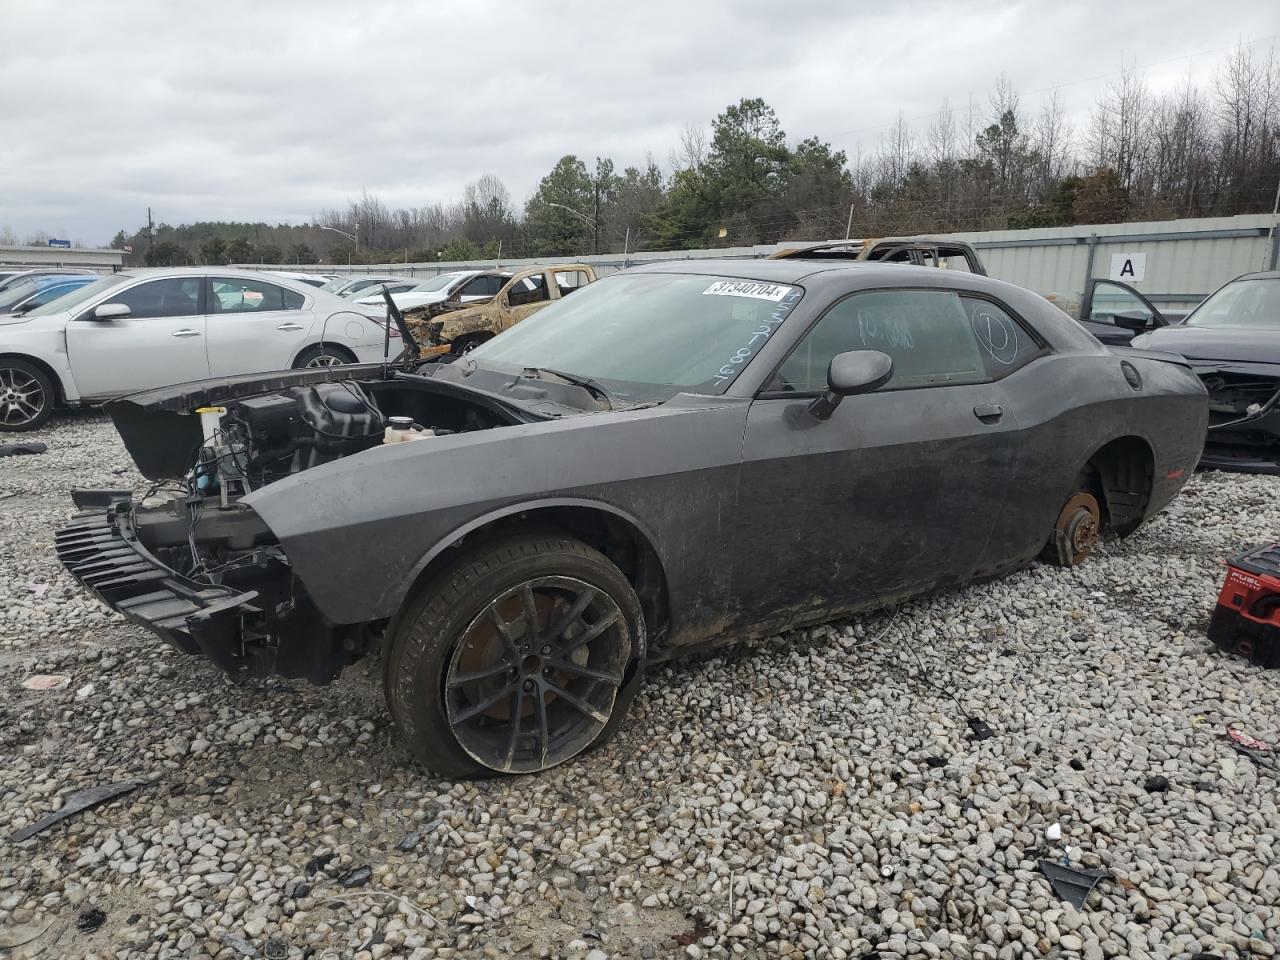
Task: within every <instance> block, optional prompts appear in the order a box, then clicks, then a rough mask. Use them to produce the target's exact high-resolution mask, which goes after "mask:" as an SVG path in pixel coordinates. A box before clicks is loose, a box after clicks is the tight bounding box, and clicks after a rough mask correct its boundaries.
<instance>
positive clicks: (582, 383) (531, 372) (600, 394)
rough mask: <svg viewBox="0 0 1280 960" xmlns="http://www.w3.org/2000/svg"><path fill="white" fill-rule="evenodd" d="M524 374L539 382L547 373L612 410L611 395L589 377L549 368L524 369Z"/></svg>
mask: <svg viewBox="0 0 1280 960" xmlns="http://www.w3.org/2000/svg"><path fill="white" fill-rule="evenodd" d="M524 372H525V374H526V375H527V376H534V377H537V378H538V379H539V380H541V379H543V377H542V375H543V374H544V373H549V374H551V375H552V376H553V377H559V378H560V379H561V380H563V381H565V382H566V383H572V384H573V385H574V386H575V387H582V389H584V390H586V391H587V392H588V393H590V394H591V395H592V396H593V397H595V398H596V399H597V400H603V401H604V402H605V403H607V404H608V405H609V409H610V410H612V409H613V401H614V396H613V394H612V393H610V392H609V391H608V390H606V389H605V388H604V387H603V386H601V385H600V384H599V383H598V382H596V381H595V380H592V379H591V378H590V377H580V376H578V375H577V374H575V373H565V372H563V371H561V370H552V369H551V368H550V367H525V368H524Z"/></svg>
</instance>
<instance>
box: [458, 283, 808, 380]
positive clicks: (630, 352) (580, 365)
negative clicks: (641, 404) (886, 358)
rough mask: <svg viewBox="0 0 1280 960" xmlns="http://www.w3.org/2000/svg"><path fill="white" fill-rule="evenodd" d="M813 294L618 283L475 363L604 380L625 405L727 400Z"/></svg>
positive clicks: (553, 308) (530, 324)
mask: <svg viewBox="0 0 1280 960" xmlns="http://www.w3.org/2000/svg"><path fill="white" fill-rule="evenodd" d="M803 294H804V291H803V290H802V289H801V288H800V287H798V286H795V285H789V284H782V283H769V282H764V281H756V280H743V279H736V278H731V277H715V276H700V275H691V274H672V273H634V274H625V273H624V274H617V275H615V276H612V277H608V278H606V279H604V280H600V281H597V282H596V283H592V284H588V285H587V286H585V287H583V288H581V289H580V290H578V291H577V292H575V293H574V295H573V296H572V297H566V298H563V299H561V300H558V301H556V302H555V303H553V304H551V305H550V306H548V307H546V308H545V309H543V310H540V311H539V312H538V313H536V314H534V315H533V316H532V317H529V318H528V319H527V320H524V321H522V322H521V323H520V324H518V325H517V326H515V327H512V328H511V329H510V330H509V331H507V332H506V333H504V334H503V335H502V336H500V337H495V338H494V339H493V340H490V341H489V342H488V343H485V344H483V345H482V346H480V347H479V348H477V349H476V350H474V351H473V352H472V353H470V354H468V356H469V357H470V358H473V359H475V360H476V361H477V363H479V364H480V365H482V366H485V365H489V364H492V365H493V366H495V367H497V368H499V369H501V368H503V367H512V366H513V367H526V368H527V367H537V368H541V369H543V370H547V371H551V372H553V373H554V372H556V371H560V372H564V373H568V374H572V375H574V376H576V377H584V378H590V379H593V380H598V381H600V382H601V383H603V384H604V385H605V386H606V387H608V389H609V390H610V391H611V392H612V393H614V394H615V395H617V396H619V397H622V398H624V399H656V398H660V397H669V396H672V395H673V394H675V393H678V392H681V391H688V392H692V393H708V394H718V393H722V392H724V390H725V389H727V388H728V386H729V384H730V383H732V382H733V380H734V379H735V378H736V377H737V376H738V374H739V373H741V372H742V369H743V368H744V367H745V366H746V365H747V363H749V362H750V360H751V358H752V357H753V356H755V354H756V352H757V351H758V350H759V349H760V347H762V346H763V345H764V343H765V342H766V341H767V340H768V339H769V337H770V336H771V335H772V334H773V332H774V331H775V330H777V329H778V327H780V326H781V325H782V322H783V320H785V319H786V317H787V314H789V313H790V312H791V310H792V309H793V308H794V307H795V305H796V304H797V303H798V302H799V301H800V298H801V296H803Z"/></svg>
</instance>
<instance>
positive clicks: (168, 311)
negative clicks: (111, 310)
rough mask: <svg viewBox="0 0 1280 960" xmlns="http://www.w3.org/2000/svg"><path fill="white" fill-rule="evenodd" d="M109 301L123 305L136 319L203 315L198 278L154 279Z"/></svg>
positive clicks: (118, 294)
mask: <svg viewBox="0 0 1280 960" xmlns="http://www.w3.org/2000/svg"><path fill="white" fill-rule="evenodd" d="M107 302H108V303H123V304H124V305H125V306H127V307H128V308H129V316H130V317H133V318H134V319H145V318H147V317H194V316H196V315H197V314H198V313H199V312H200V280H199V279H198V278H196V277H166V278H165V279H163V280H152V281H151V282H150V283H141V284H138V286H136V287H131V288H130V289H128V290H125V291H123V292H121V293H117V294H116V295H115V296H113V297H111V298H110V300H108V301H107Z"/></svg>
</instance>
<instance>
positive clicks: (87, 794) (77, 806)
mask: <svg viewBox="0 0 1280 960" xmlns="http://www.w3.org/2000/svg"><path fill="white" fill-rule="evenodd" d="M153 782H154V781H152V780H120V781H118V782H116V783H104V784H102V785H100V786H97V787H89V788H88V789H86V790H80V791H79V792H77V793H73V794H72V795H71V796H70V797H68V798H67V802H66V803H65V804H64V805H63V807H62V809H61V810H58V811H56V812H55V813H51V814H49V815H48V816H47V817H42V818H40V819H39V820H37V821H36V822H35V823H33V824H30V825H29V826H25V827H23V828H22V829H21V830H19V831H18V832H17V833H15V834H14V835H13V836H11V837H10V838H9V840H10V842H12V843H21V842H22V841H23V840H27V839H29V838H30V837H34V836H35V835H36V834H37V833H42V832H44V831H45V830H48V829H49V828H50V827H52V826H53V825H54V824H56V823H61V822H62V821H63V820H65V819H67V818H68V817H73V816H75V815H76V814H77V813H82V812H83V811H85V810H89V809H91V808H92V807H96V806H99V805H101V804H104V803H106V802H107V801H108V800H114V799H115V798H116V797H119V796H123V795H124V794H126V793H129V792H131V791H133V790H137V789H138V788H139V787H145V786H146V785H147V784H149V783H153Z"/></svg>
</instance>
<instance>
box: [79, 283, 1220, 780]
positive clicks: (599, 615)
mask: <svg viewBox="0 0 1280 960" xmlns="http://www.w3.org/2000/svg"><path fill="white" fill-rule="evenodd" d="M401 333H402V336H403V337H404V338H405V339H404V341H403V342H405V343H406V344H407V349H406V350H404V352H403V353H402V354H401V355H400V357H398V358H397V359H396V361H394V362H389V363H386V364H374V365H360V366H346V367H325V368H318V369H310V370H296V371H286V372H281V373H279V374H270V375H255V376H252V377H241V378H237V379H223V380H216V381H204V382H200V383H191V384H184V385H179V386H176V387H170V388H166V389H162V390H156V391H152V392H149V393H145V394H138V395H135V396H133V397H130V398H126V399H125V400H121V401H117V402H115V403H113V404H111V405H110V406H109V407H108V410H109V413H110V415H111V417H112V419H113V421H114V423H115V425H116V427H117V429H118V430H119V432H120V434H121V436H122V438H123V440H124V442H125V444H126V445H127V447H128V449H129V451H130V454H131V455H132V456H133V458H134V460H135V462H136V463H137V465H138V468H139V469H140V471H141V472H142V473H143V475H144V476H146V477H147V478H149V479H150V480H151V481H153V486H152V487H151V489H150V490H148V491H146V493H145V495H142V496H137V495H133V494H131V493H130V492H128V491H116V490H81V491H76V492H75V493H74V495H73V496H74V499H75V501H76V505H77V507H78V508H79V510H80V512H79V513H78V514H77V515H76V517H75V518H74V520H73V521H72V522H71V524H70V526H68V527H67V528H66V529H65V530H64V531H62V532H60V533H59V534H58V536H57V547H58V551H59V553H60V555H61V558H62V560H63V562H64V563H65V564H66V566H67V567H68V568H69V569H70V570H71V572H72V573H73V574H74V575H75V576H76V577H77V578H78V579H79V580H80V581H81V582H82V583H83V584H84V585H85V586H86V587H88V588H89V589H91V590H93V591H94V592H95V593H96V594H97V595H98V596H99V597H101V598H102V599H103V600H104V601H106V602H107V603H108V604H109V605H110V606H112V607H114V608H115V609H116V610H119V611H120V612H121V613H123V614H125V615H126V616H127V617H128V618H130V619H131V620H133V621H135V622H137V623H139V624H141V625H142V626H144V627H146V628H148V629H150V630H152V631H154V632H155V633H157V634H159V635H160V636H161V637H162V638H164V639H165V640H166V641H168V642H169V643H171V644H173V645H174V646H176V647H178V648H179V649H181V650H184V651H186V652H188V653H191V654H198V655H201V656H204V657H207V658H208V659H210V660H212V661H213V662H214V663H215V664H217V665H218V666H219V667H221V668H222V669H223V670H225V671H227V672H228V673H229V674H231V675H232V676H233V677H235V678H248V677H257V676H264V675H269V674H275V675H280V676H285V677H304V678H307V679H309V680H311V681H314V682H317V683H324V682H327V681H329V680H331V679H332V678H333V677H335V676H336V675H337V674H338V672H339V671H340V670H341V669H342V667H343V666H344V665H346V664H349V663H352V662H353V661H355V660H357V659H358V658H360V657H362V656H364V655H365V654H367V653H369V652H371V651H373V650H375V649H380V650H381V653H382V657H383V679H384V684H385V690H386V696H387V702H388V704H389V707H390V711H391V714H392V717H393V718H394V720H395V722H396V724H397V725H398V726H399V728H400V730H401V731H402V732H403V735H404V737H405V739H406V741H407V742H408V744H409V746H410V747H411V748H412V751H413V753H414V754H415V755H416V756H417V757H418V758H419V759H420V760H421V761H422V762H423V763H424V764H426V765H427V766H428V767H430V768H432V769H433V770H435V771H437V772H439V773H441V774H444V775H448V776H472V775H484V774H486V773H489V772H509V773H519V772H532V771H539V770H544V769H546V768H548V767H551V766H553V765H555V764H558V763H562V762H564V761H566V760H569V759H570V758H572V757H574V756H576V755H578V754H580V753H582V752H583V751H584V750H587V749H589V748H591V747H592V746H595V745H598V744H601V743H603V742H605V741H606V740H607V739H608V738H609V737H610V736H611V735H612V733H613V732H614V731H615V729H616V728H617V726H618V725H619V723H620V722H621V720H622V717H623V714H624V713H625V711H626V709H627V706H628V704H629V703H630V701H631V699H632V698H633V697H634V696H635V693H636V690H637V688H638V686H639V684H640V681H641V678H642V675H643V673H644V669H645V665H646V663H650V662H653V661H656V660H660V659H664V658H668V657H672V656H674V655H679V654H680V653H682V652H684V651H688V650H691V649H694V648H698V647H706V646H709V645H715V644H720V643H726V642H732V641H735V640H741V639H743V638H747V637H752V636H760V635H766V634H771V633H774V632H776V631H779V630H784V629H786V628H789V627H796V626H800V625H804V624H811V623H815V622H819V621H823V620H828V619H831V618H834V617H839V616H844V615H846V614H849V613H853V612H856V611H860V610H866V609H870V608H875V607H881V606H884V605H887V604H892V603H894V602H896V601H898V600H901V599H903V598H906V597H910V596H914V595H917V594H921V593H924V592H926V591H931V590H937V589H940V588H946V587H953V586H956V585H959V584H963V583H966V582H969V581H973V580H975V579H979V578H985V577H993V576H998V575H1000V574H1003V573H1007V572H1009V571H1011V570H1015V569H1017V568H1019V567H1022V566H1024V565H1026V564H1028V563H1030V562H1032V561H1033V560H1035V559H1036V558H1037V557H1041V558H1044V559H1046V560H1048V561H1050V562H1054V563H1059V564H1063V565H1071V564H1074V563H1078V562H1080V561H1081V560H1083V559H1084V558H1085V557H1086V556H1087V555H1088V553H1089V552H1090V550H1091V549H1092V548H1093V547H1094V545H1095V544H1096V543H1097V540H1098V538H1099V536H1101V535H1102V534H1103V533H1104V532H1106V531H1111V532H1113V533H1114V534H1116V535H1119V536H1124V535H1126V534H1128V533H1131V532H1132V531H1134V530H1135V529H1137V528H1138V527H1139V526H1140V525H1141V524H1142V523H1143V522H1144V521H1145V520H1147V519H1148V518H1150V517H1152V516H1153V515H1154V514H1156V513H1157V512H1158V511H1160V510H1161V509H1162V508H1163V507H1164V506H1165V505H1166V504H1167V503H1168V502H1169V501H1170V500H1171V499H1172V498H1173V497H1174V496H1175V495H1176V494H1177V493H1178V491H1179V489H1180V488H1181V486H1182V484H1183V483H1184V481H1185V480H1186V479H1187V476H1188V474H1189V473H1190V472H1191V470H1192V469H1193V468H1194V467H1195V464H1196V461H1197V458H1198V457H1199V456H1200V451H1201V446H1202V444H1203V441H1204V436H1205V424H1206V419H1207V415H1208V408H1207V400H1206V395H1205V390H1204V387H1203V386H1202V385H1201V383H1200V380H1199V379H1198V378H1197V377H1196V376H1195V375H1194V374H1193V373H1192V372H1191V370H1190V369H1189V368H1188V367H1187V366H1186V365H1185V363H1183V362H1182V361H1181V360H1180V358H1178V357H1174V356H1171V355H1164V354H1157V353H1143V352H1141V351H1136V350H1125V349H1116V350H1114V351H1113V350H1111V349H1108V348H1106V347H1103V346H1101V345H1100V344H1099V343H1098V341H1096V340H1095V339H1094V338H1093V337H1092V336H1090V335H1089V334H1088V333H1087V332H1085V331H1084V330H1083V329H1082V328H1081V327H1080V326H1079V325H1078V324H1076V323H1074V322H1073V321H1072V320H1070V319H1069V318H1068V317H1067V316H1066V315H1065V314H1063V313H1061V312H1060V311H1058V310H1057V309H1056V308H1055V307H1053V306H1051V305H1050V304H1049V303H1047V302H1046V301H1044V300H1043V299H1041V298H1040V297H1038V296H1036V295H1034V294H1032V293H1029V292H1027V291H1025V290H1023V289H1021V288H1019V287H1015V286H1012V285H1010V284H1007V283H1003V282H1000V281H998V280H992V279H989V278H987V277H981V276H976V275H972V274H964V273H955V272H949V271H944V270H936V269H927V268H923V267H913V266H904V265H897V264H872V263H840V262H833V261H830V260H824V261H812V260H811V261H806V260H804V259H789V260H779V261H736V260H734V261H730V260H721V261H714V260H707V261H699V262H696V263H695V262H689V261H685V262H679V263H660V264H654V265H650V266H646V267H641V268H638V269H633V270H629V271H625V272H623V273H619V274H616V275H614V276H611V277H607V278H605V279H603V280H601V281H599V282H596V283H593V284H590V285H588V286H586V287H583V288H581V289H579V290H576V291H574V292H573V293H572V295H570V296H567V297H565V298H563V299H562V300H560V301H559V302H557V303H556V304H554V305H552V306H550V307H548V308H547V309H546V310H544V311H542V312H540V313H538V314H536V315H535V316H533V317H531V318H529V319H527V320H525V321H523V322H522V323H520V324H519V325H518V326H516V327H514V328H513V329H511V330H510V331H508V332H506V333H504V334H503V335H502V336H500V337H497V338H495V339H493V340H492V341H490V342H488V343H486V344H484V345H483V346H481V347H480V348H478V349H477V350H475V351H474V352H471V353H467V354H465V355H464V356H460V357H457V358H452V362H425V363H424V362H418V361H416V360H415V359H413V358H414V356H415V353H414V350H413V344H412V342H411V337H410V336H409V331H408V329H407V327H406V328H403V329H402V331H401Z"/></svg>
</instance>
